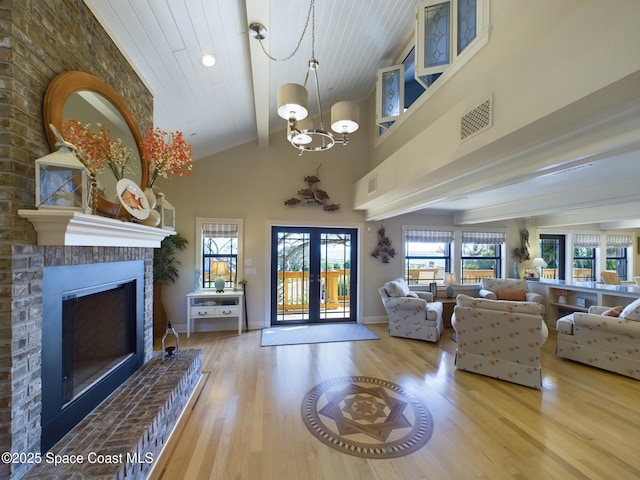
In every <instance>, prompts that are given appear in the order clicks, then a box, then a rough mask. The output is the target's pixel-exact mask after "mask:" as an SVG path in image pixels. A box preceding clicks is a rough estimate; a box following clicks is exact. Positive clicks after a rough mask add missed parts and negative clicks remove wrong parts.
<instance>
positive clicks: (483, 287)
mask: <svg viewBox="0 0 640 480" xmlns="http://www.w3.org/2000/svg"><path fill="white" fill-rule="evenodd" d="M479 295H480V296H481V297H482V298H488V299H489V300H510V301H514V302H535V303H539V304H540V311H541V314H542V316H543V317H544V313H545V308H544V297H543V296H542V295H540V294H539V293H534V292H530V291H529V287H528V286H527V281H526V280H523V279H521V278H483V279H482V281H481V282H480V292H479Z"/></svg>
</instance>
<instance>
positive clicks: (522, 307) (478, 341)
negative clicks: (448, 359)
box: [451, 295, 549, 389]
mask: <svg viewBox="0 0 640 480" xmlns="http://www.w3.org/2000/svg"><path fill="white" fill-rule="evenodd" d="M451 325H452V326H453V328H454V329H455V331H456V337H457V349H456V360H455V361H456V368H457V369H459V370H466V371H469V372H473V373H479V374H481V375H487V376H489V377H494V378H498V379H501V380H506V381H508V382H513V383H517V384H519V385H525V386H527V387H532V388H537V389H541V388H542V368H541V366H540V349H541V347H542V345H543V344H544V342H546V341H547V338H548V336H549V330H548V328H547V324H546V323H545V322H544V320H543V318H542V316H541V314H540V305H538V304H537V303H533V302H514V301H508V300H490V299H485V298H472V297H468V296H466V295H458V296H457V297H456V306H455V307H454V313H453V316H452V317H451Z"/></svg>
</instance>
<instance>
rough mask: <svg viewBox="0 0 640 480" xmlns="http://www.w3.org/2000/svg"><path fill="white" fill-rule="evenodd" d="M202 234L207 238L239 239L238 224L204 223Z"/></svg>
mask: <svg viewBox="0 0 640 480" xmlns="http://www.w3.org/2000/svg"><path fill="white" fill-rule="evenodd" d="M202 234H203V235H204V236H205V237H215V238H237V237H238V224H237V223H203V224H202Z"/></svg>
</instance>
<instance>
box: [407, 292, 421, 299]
mask: <svg viewBox="0 0 640 480" xmlns="http://www.w3.org/2000/svg"><path fill="white" fill-rule="evenodd" d="M407 297H411V298H420V297H419V296H418V294H417V293H414V292H409V293H407Z"/></svg>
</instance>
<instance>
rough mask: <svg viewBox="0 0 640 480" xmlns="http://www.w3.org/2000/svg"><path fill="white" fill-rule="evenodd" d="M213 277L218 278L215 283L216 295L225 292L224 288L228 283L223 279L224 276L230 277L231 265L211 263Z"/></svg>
mask: <svg viewBox="0 0 640 480" xmlns="http://www.w3.org/2000/svg"><path fill="white" fill-rule="evenodd" d="M210 273H211V275H212V276H216V275H217V278H216V279H215V280H214V281H213V285H214V286H215V288H216V293H222V292H224V286H225V284H226V283H227V281H226V280H225V279H224V278H222V276H223V275H229V263H227V262H211V272H210Z"/></svg>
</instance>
